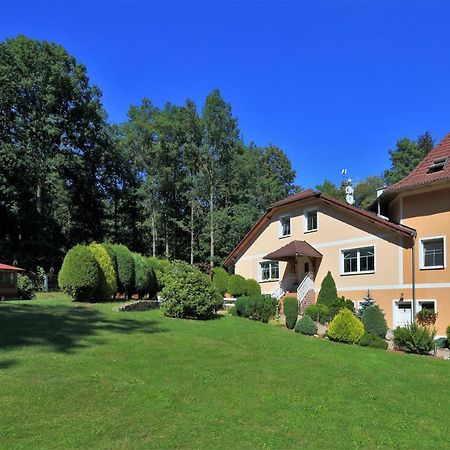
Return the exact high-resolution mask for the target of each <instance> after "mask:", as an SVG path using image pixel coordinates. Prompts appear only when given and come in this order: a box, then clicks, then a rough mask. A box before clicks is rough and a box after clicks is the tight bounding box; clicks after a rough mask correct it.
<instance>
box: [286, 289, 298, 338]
mask: <svg viewBox="0 0 450 450" xmlns="http://www.w3.org/2000/svg"><path fill="white" fill-rule="evenodd" d="M283 309H284V315H285V316H286V327H287V328H289V329H290V330H292V329H293V328H294V327H295V324H296V323H297V316H298V300H297V298H295V297H286V298H285V299H284V302H283Z"/></svg>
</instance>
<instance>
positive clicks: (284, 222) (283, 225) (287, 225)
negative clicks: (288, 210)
mask: <svg viewBox="0 0 450 450" xmlns="http://www.w3.org/2000/svg"><path fill="white" fill-rule="evenodd" d="M290 235H291V218H290V217H289V216H286V217H282V218H281V219H280V237H286V236H290Z"/></svg>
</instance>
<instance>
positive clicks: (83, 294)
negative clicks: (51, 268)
mask: <svg viewBox="0 0 450 450" xmlns="http://www.w3.org/2000/svg"><path fill="white" fill-rule="evenodd" d="M99 283H100V268H99V266H98V264H97V261H96V260H95V258H94V255H93V254H92V252H91V250H90V249H89V248H88V247H86V246H85V245H76V246H75V247H73V248H71V249H70V250H69V251H68V252H67V254H66V256H65V257H64V261H63V263H62V266H61V270H60V271H59V274H58V284H59V287H60V289H61V290H62V291H64V292H66V293H67V294H69V295H70V296H71V297H72V299H73V300H75V301H91V300H92V299H93V296H94V293H95V291H96V289H97V287H98V285H99Z"/></svg>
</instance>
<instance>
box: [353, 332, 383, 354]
mask: <svg viewBox="0 0 450 450" xmlns="http://www.w3.org/2000/svg"><path fill="white" fill-rule="evenodd" d="M358 344H359V345H362V346H363V347H373V348H382V349H384V350H386V349H387V348H388V344H387V342H386V341H385V340H384V339H382V338H380V336H377V335H376V334H374V333H368V332H367V331H366V332H365V333H364V334H363V335H362V336H361V339H360V340H359V342H358Z"/></svg>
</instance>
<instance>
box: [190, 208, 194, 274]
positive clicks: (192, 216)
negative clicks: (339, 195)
mask: <svg viewBox="0 0 450 450" xmlns="http://www.w3.org/2000/svg"><path fill="white" fill-rule="evenodd" d="M190 228H191V229H190V231H191V258H190V263H191V265H192V264H194V200H191V227H190Z"/></svg>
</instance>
